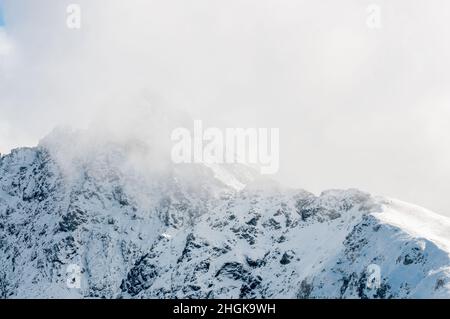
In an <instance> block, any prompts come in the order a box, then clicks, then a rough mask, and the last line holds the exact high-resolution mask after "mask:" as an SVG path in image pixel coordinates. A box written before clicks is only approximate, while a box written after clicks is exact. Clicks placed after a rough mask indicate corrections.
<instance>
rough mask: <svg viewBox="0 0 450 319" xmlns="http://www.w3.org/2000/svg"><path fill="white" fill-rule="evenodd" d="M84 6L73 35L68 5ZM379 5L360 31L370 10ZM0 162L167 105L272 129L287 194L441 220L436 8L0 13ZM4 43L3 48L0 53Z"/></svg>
mask: <svg viewBox="0 0 450 319" xmlns="http://www.w3.org/2000/svg"><path fill="white" fill-rule="evenodd" d="M74 2H75V3H78V4H80V5H81V8H82V28H81V30H69V29H68V28H67V27H66V24H65V20H66V12H65V11H66V6H67V5H68V4H70V3H74ZM371 3H375V4H378V5H379V6H380V8H381V21H382V28H381V29H378V30H374V29H369V28H368V27H367V25H366V19H367V13H366V8H367V6H368V5H369V4H371ZM0 7H2V8H3V15H4V19H5V22H6V36H3V37H1V36H0V47H2V45H3V47H5V45H6V44H7V45H8V47H9V50H8V54H0V152H2V153H5V152H8V151H9V150H10V149H11V148H13V147H18V146H29V145H35V144H36V143H37V142H38V140H39V139H41V138H42V137H44V136H45V135H46V134H47V133H48V132H49V131H51V129H52V128H53V127H55V126H57V125H61V124H63V125H71V126H73V127H85V126H87V125H88V124H89V123H90V122H91V121H92V119H93V118H99V117H100V118H101V116H102V115H104V114H105V113H108V115H109V116H110V115H111V114H115V116H117V117H119V118H121V117H122V116H124V115H126V114H128V113H130V112H133V109H130V107H131V106H130V105H127V104H126V103H123V104H120V103H119V102H117V101H120V98H122V97H124V96H128V95H130V96H131V95H133V94H137V93H136V92H139V91H140V90H142V89H144V90H145V91H146V92H150V95H151V96H152V99H153V100H154V101H156V102H155V103H159V104H161V105H162V106H163V107H167V108H168V107H172V106H173V107H176V108H181V109H184V110H186V111H187V112H188V113H190V114H191V115H192V117H193V118H197V119H203V120H204V121H205V122H206V123H207V124H208V125H210V126H218V127H279V128H280V134H281V136H280V137H281V154H280V165H281V166H280V172H279V174H278V175H277V176H276V177H277V179H279V180H280V181H282V182H283V183H285V184H287V185H291V186H296V187H302V188H305V189H307V190H310V191H313V192H320V191H321V190H324V189H327V188H348V187H357V188H360V189H362V190H365V191H369V192H373V193H377V194H383V195H388V196H391V197H397V198H400V199H402V200H405V201H409V202H413V203H416V204H419V205H422V206H425V207H427V208H430V209H432V210H435V211H436V212H439V213H442V214H447V215H450V196H449V195H448V194H449V190H450V187H449V181H450V164H449V163H450V151H449V145H450V82H449V81H450V60H449V58H448V57H450V41H448V39H450V2H448V1H446V0H432V1H425V0H420V1H419V0H397V1H361V0H351V1H350V0H343V1H335V0H317V1H312V0H310V1H300V0H227V1H223V0H222V1H218V0H189V1H186V0H164V1H162V0H158V1H148V0H145V1H144V0H127V1H122V0H84V1H76V0H71V1H62V0H60V1H56V0H40V1H34V0H0ZM5 43H6V44H5Z"/></svg>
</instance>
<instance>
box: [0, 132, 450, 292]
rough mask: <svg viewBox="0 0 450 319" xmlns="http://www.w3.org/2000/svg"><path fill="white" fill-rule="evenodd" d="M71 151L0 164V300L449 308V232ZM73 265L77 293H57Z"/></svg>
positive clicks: (371, 205)
mask: <svg viewBox="0 0 450 319" xmlns="http://www.w3.org/2000/svg"><path fill="white" fill-rule="evenodd" d="M80 140H83V139H82V138H80V137H79V136H73V135H70V134H69V135H67V136H58V137H51V138H49V139H46V140H45V141H44V142H43V143H42V144H41V145H40V146H39V147H36V148H28V149H17V150H14V151H13V152H12V153H11V154H9V155H6V156H3V157H1V159H0V296H1V297H3V298H17V297H63V298H64V297H106V298H175V297H177V298H181V297H189V298H254V297H259V298H273V297H285V298H316V297H324V298H403V297H421V298H429V297H443V298H448V297H450V284H449V280H450V272H449V267H450V259H449V251H450V250H449V245H448V242H449V238H450V235H449V232H448V231H447V230H448V229H450V221H449V219H448V218H445V217H442V216H439V215H436V214H433V213H431V212H428V211H426V210H424V209H421V208H418V207H415V206H412V205H409V204H406V203H402V202H399V201H395V200H389V199H384V198H376V197H372V196H370V195H369V194H366V193H363V192H360V191H357V190H346V191H340V190H332V191H326V192H323V193H322V194H321V195H320V196H315V195H313V194H311V193H308V192H305V191H302V190H286V189H283V188H282V187H280V186H278V185H277V184H275V183H272V182H270V181H267V180H260V179H258V177H257V176H256V174H254V173H253V172H252V171H251V170H250V169H248V168H246V167H242V166H210V167H207V166H202V165H184V166H183V165H181V166H178V165H174V166H173V165H164V166H160V165H159V163H160V162H161V158H156V157H155V156H154V151H148V150H147V149H146V148H145V147H144V146H142V145H140V144H139V142H136V143H135V144H132V145H133V146H131V147H130V143H126V145H125V146H124V145H123V144H115V143H108V142H102V143H100V144H94V145H92V144H91V143H85V142H80ZM167 162H168V161H167ZM157 164H158V165H157ZM155 167H157V169H155ZM71 265H77V266H79V267H80V269H81V274H80V276H81V288H80V289H76V288H70V286H68V285H67V279H68V273H67V271H68V267H69V268H70V267H71ZM370 265H377V266H378V267H379V269H380V275H381V278H380V284H379V285H378V286H376V287H370V286H368V285H367V281H368V275H369V274H368V271H367V269H368V267H369V266H370Z"/></svg>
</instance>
